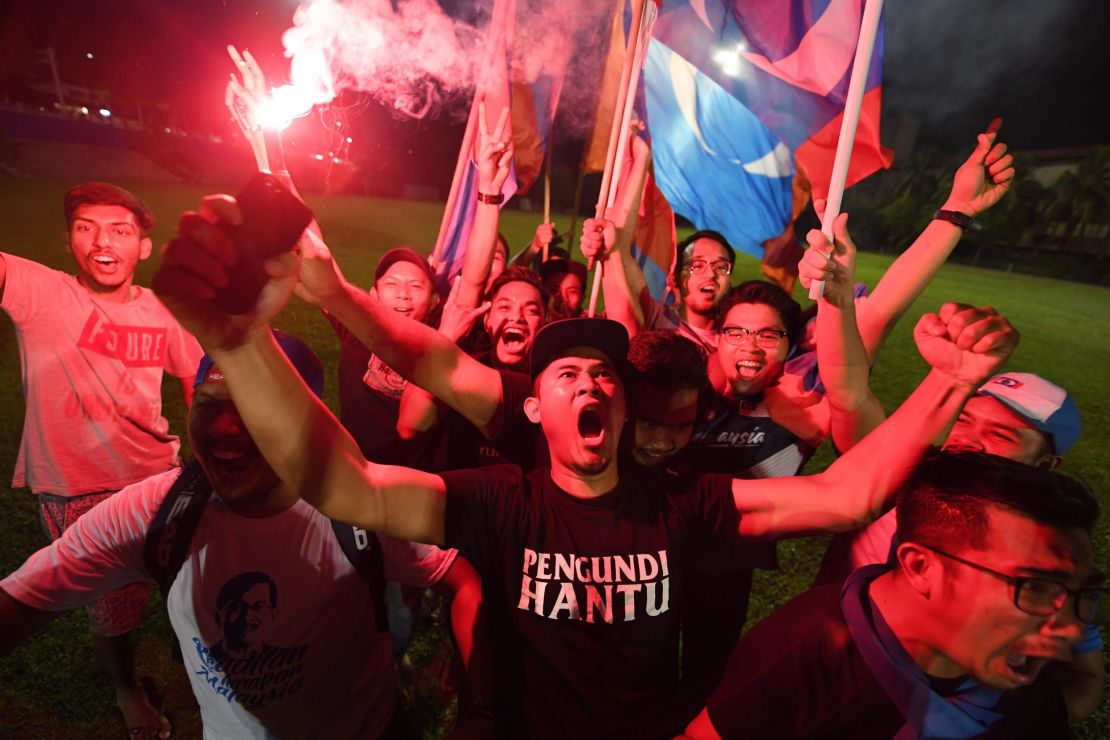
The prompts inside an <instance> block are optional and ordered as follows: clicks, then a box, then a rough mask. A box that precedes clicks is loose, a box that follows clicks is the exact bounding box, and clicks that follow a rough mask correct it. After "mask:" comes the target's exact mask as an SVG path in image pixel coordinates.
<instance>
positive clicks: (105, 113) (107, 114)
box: [100, 108, 112, 118]
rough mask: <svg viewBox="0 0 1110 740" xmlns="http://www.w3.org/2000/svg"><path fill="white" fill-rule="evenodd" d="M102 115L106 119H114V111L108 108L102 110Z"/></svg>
mask: <svg viewBox="0 0 1110 740" xmlns="http://www.w3.org/2000/svg"><path fill="white" fill-rule="evenodd" d="M100 115H102V116H104V117H105V118H111V117H112V111H110V110H108V109H107V108H101V109H100Z"/></svg>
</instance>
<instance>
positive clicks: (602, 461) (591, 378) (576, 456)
mask: <svg viewBox="0 0 1110 740" xmlns="http://www.w3.org/2000/svg"><path fill="white" fill-rule="evenodd" d="M535 392H536V395H535V396H533V397H531V398H528V399H526V400H525V402H524V412H525V414H527V415H528V418H529V419H530V420H531V421H532V422H534V423H537V424H540V425H541V426H542V427H543V432H544V436H546V437H547V444H548V447H549V448H550V449H551V458H552V463H553V464H561V465H564V466H566V467H567V468H569V469H571V470H572V471H574V472H575V473H577V474H579V475H597V474H599V473H601V472H603V471H604V470H605V469H606V468H608V466H609V464H610V463H612V462H613V458H614V455H615V453H616V449H617V442H618V440H619V438H620V434H621V429H622V428H623V426H624V418H625V411H626V407H625V398H624V386H623V385H622V384H621V380H620V378H619V377H618V375H617V370H616V368H615V367H614V365H613V363H612V362H611V361H610V360H609V358H608V357H607V356H606V355H605V353H603V352H601V351H600V350H598V349H594V348H593V347H572V348H570V349H568V350H566V351H564V352H562V353H560V354H559V355H557V356H556V357H555V359H553V360H552V361H551V363H550V364H548V366H547V367H546V368H544V370H543V372H542V373H540V375H539V377H538V378H537V379H536V383H535Z"/></svg>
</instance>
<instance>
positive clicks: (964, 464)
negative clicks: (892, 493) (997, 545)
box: [897, 452, 1099, 550]
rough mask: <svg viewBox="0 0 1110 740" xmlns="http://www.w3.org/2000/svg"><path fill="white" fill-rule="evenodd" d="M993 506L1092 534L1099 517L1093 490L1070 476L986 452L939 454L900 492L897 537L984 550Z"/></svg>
mask: <svg viewBox="0 0 1110 740" xmlns="http://www.w3.org/2000/svg"><path fill="white" fill-rule="evenodd" d="M990 506H997V507H999V508H1002V509H1006V510H1009V511H1012V512H1013V513H1015V514H1019V515H1021V516H1024V517H1028V518H1029V519H1032V520H1033V521H1035V522H1037V523H1039V524H1043V525H1046V526H1049V527H1058V528H1072V527H1077V528H1079V529H1082V530H1084V531H1086V532H1088V533H1090V532H1091V530H1092V529H1093V528H1094V525H1095V521H1096V520H1097V519H1098V515H1099V505H1098V500H1097V499H1096V498H1095V496H1094V494H1093V493H1092V492H1091V490H1090V488H1088V487H1087V486H1086V485H1085V484H1083V483H1081V482H1079V481H1077V480H1074V479H1072V478H1069V477H1068V476H1066V475H1061V474H1060V473H1056V472H1053V471H1050V470H1045V469H1043V468H1037V467H1034V466H1032V465H1025V464H1024V463H1019V462H1017V461H1015V460H1010V459H1007V458H1004V457H999V456H998V455H988V454H985V453H981V452H934V453H931V454H930V455H928V456H927V457H926V458H925V459H924V460H922V461H921V463H919V464H918V466H917V468H916V469H915V470H914V472H913V474H912V475H911V477H910V479H909V480H908V481H906V483H905V484H903V485H902V487H901V489H900V490H899V492H898V513H897V518H898V541H899V542H918V543H921V544H924V545H935V546H939V547H944V548H945V549H957V550H958V549H959V548H962V547H971V548H976V549H981V548H983V547H985V546H986V543H987V531H988V526H987V525H988V515H987V508H988V507H990Z"/></svg>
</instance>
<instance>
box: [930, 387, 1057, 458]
mask: <svg viewBox="0 0 1110 740" xmlns="http://www.w3.org/2000/svg"><path fill="white" fill-rule="evenodd" d="M944 449H946V450H972V451H974V452H985V453H987V454H989V455H998V456H999V457H1005V458H1008V459H1010V460H1014V461H1016V462H1020V463H1025V464H1026V465H1038V464H1041V462H1042V461H1043V460H1044V459H1045V458H1046V457H1053V454H1052V448H1051V447H1050V446H1049V444H1048V440H1047V439H1046V438H1045V436H1044V434H1042V433H1041V432H1040V431H1038V430H1037V429H1034V428H1033V426H1032V425H1031V424H1030V423H1029V422H1028V421H1026V420H1025V419H1023V418H1021V417H1020V416H1018V415H1017V414H1015V413H1014V412H1013V411H1011V410H1010V409H1008V408H1006V406H1005V405H1003V404H1002V403H1001V402H999V401H998V400H996V399H994V398H991V397H989V396H974V397H973V398H971V399H970V400H969V401H968V402H967V403H966V404H964V408H963V411H961V412H960V417H959V418H958V419H957V420H956V425H955V426H954V427H952V432H951V433H950V434H949V435H948V439H947V440H946V441H945V443H944Z"/></svg>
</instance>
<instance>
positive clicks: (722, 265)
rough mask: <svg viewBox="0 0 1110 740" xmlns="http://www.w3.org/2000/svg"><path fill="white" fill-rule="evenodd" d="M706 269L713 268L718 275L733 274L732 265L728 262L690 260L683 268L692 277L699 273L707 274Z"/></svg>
mask: <svg viewBox="0 0 1110 740" xmlns="http://www.w3.org/2000/svg"><path fill="white" fill-rule="evenodd" d="M706 267H712V268H713V272H715V273H717V274H718V275H728V274H729V273H731V272H732V265H730V264H729V263H728V261H727V260H713V261H712V262H710V261H709V260H701V259H698V260H690V261H689V262H687V263H686V264H685V265H683V266H682V269H683V270H685V271H686V272H688V273H690V274H691V275H697V274H699V273H702V272H705V268H706Z"/></svg>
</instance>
